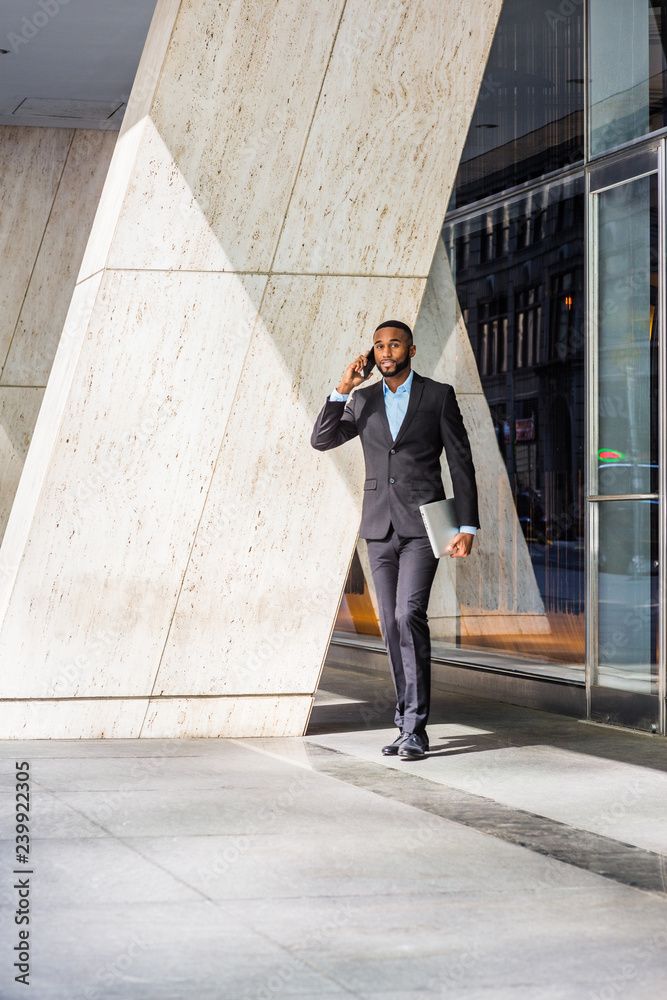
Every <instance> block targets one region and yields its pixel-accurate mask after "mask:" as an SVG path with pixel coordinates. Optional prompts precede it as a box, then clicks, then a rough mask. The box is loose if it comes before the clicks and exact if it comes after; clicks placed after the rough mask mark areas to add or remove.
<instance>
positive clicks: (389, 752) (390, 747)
mask: <svg viewBox="0 0 667 1000" xmlns="http://www.w3.org/2000/svg"><path fill="white" fill-rule="evenodd" d="M407 738H408V733H399V735H398V736H397V737H396V739H395V740H394V742H393V743H388V744H387V746H386V747H382V753H383V754H384V755H385V757H395V756H396V754H397V753H398V751H399V747H400V746H401V744H402V743H404V742H405V740H407Z"/></svg>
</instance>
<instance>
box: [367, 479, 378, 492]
mask: <svg viewBox="0 0 667 1000" xmlns="http://www.w3.org/2000/svg"><path fill="white" fill-rule="evenodd" d="M377 488H378V481H377V479H367V480H366V482H365V483H364V489H365V490H376V489H377Z"/></svg>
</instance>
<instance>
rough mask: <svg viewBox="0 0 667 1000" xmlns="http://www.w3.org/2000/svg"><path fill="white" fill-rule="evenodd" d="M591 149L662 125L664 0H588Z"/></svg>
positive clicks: (609, 145) (665, 120) (665, 66)
mask: <svg viewBox="0 0 667 1000" xmlns="http://www.w3.org/2000/svg"><path fill="white" fill-rule="evenodd" d="M589 8H590V39H591V43H590V74H591V75H590V142H591V153H592V154H593V155H595V154H596V153H601V152H604V150H606V149H611V148H612V147H614V146H618V145H620V144H621V143H624V142H629V141H630V140H632V139H637V138H639V137H641V136H643V135H647V134H648V133H650V132H654V131H655V130H656V129H660V128H663V127H664V126H665V124H667V118H666V115H665V113H666V110H667V102H666V100H665V97H666V88H667V76H666V69H667V62H666V60H665V40H666V35H665V31H666V27H667V16H666V15H667V3H666V2H665V0H590V3H589Z"/></svg>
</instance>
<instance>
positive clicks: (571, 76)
mask: <svg viewBox="0 0 667 1000" xmlns="http://www.w3.org/2000/svg"><path fill="white" fill-rule="evenodd" d="M562 6H563V5H562V4H561V8H562ZM583 107H584V60H583V3H581V0H580V2H576V0H575V2H572V3H569V4H568V11H567V13H565V14H563V13H561V12H559V10H558V5H557V4H554V2H553V0H505V2H504V3H503V6H502V10H501V12H500V19H499V21H498V27H497V29H496V34H495V37H494V41H493V45H492V47H491V53H490V55H489V60H488V63H487V66H486V71H485V75H484V80H483V81H482V86H481V89H480V92H479V98H478V101H477V106H476V108H475V112H474V114H473V118H472V121H471V124H470V129H469V132H468V137H467V140H466V144H465V148H464V151H463V155H462V158H461V165H460V168H459V172H458V175H457V178H456V184H455V188H454V193H453V195H452V200H451V202H450V206H449V207H450V209H453V208H455V207H458V208H460V207H461V206H463V205H468V204H470V203H472V202H474V201H477V200H479V199H480V198H484V197H486V196H488V195H490V194H495V193H497V192H500V191H504V190H506V189H507V188H509V187H513V186H515V185H517V184H521V183H523V182H524V181H527V180H532V179H534V178H536V177H542V176H544V175H545V174H547V173H551V172H552V171H554V170H558V169H559V168H561V167H565V166H570V165H571V164H573V163H577V162H579V161H581V160H583V156H584V121H583ZM538 221H539V222H541V220H531V218H530V217H528V218H527V219H526V220H525V231H524V233H523V234H522V239H523V245H524V246H527V245H528V244H529V242H530V239H531V232H532V234H533V238H535V239H537V238H539V235H538V234H539V232H540V231H541V230H540V229H539V228H536V224H537V222H538Z"/></svg>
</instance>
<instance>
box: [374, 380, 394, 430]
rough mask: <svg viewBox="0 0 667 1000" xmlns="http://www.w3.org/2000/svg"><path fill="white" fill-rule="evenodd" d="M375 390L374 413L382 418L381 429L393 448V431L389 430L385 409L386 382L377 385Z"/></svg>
mask: <svg viewBox="0 0 667 1000" xmlns="http://www.w3.org/2000/svg"><path fill="white" fill-rule="evenodd" d="M373 388H374V389H375V392H374V393H373V399H372V407H373V411H374V412H376V413H377V415H378V417H379V418H380V427H381V428H382V431H383V433H384V436H385V437H386V439H387V441H388V442H390V446H391V444H393V439H392V436H391V431H390V430H389V421H388V420H387V410H386V409H385V405H384V381H383V380H381V381H380V382H378V383H376V385H374V386H373Z"/></svg>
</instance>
